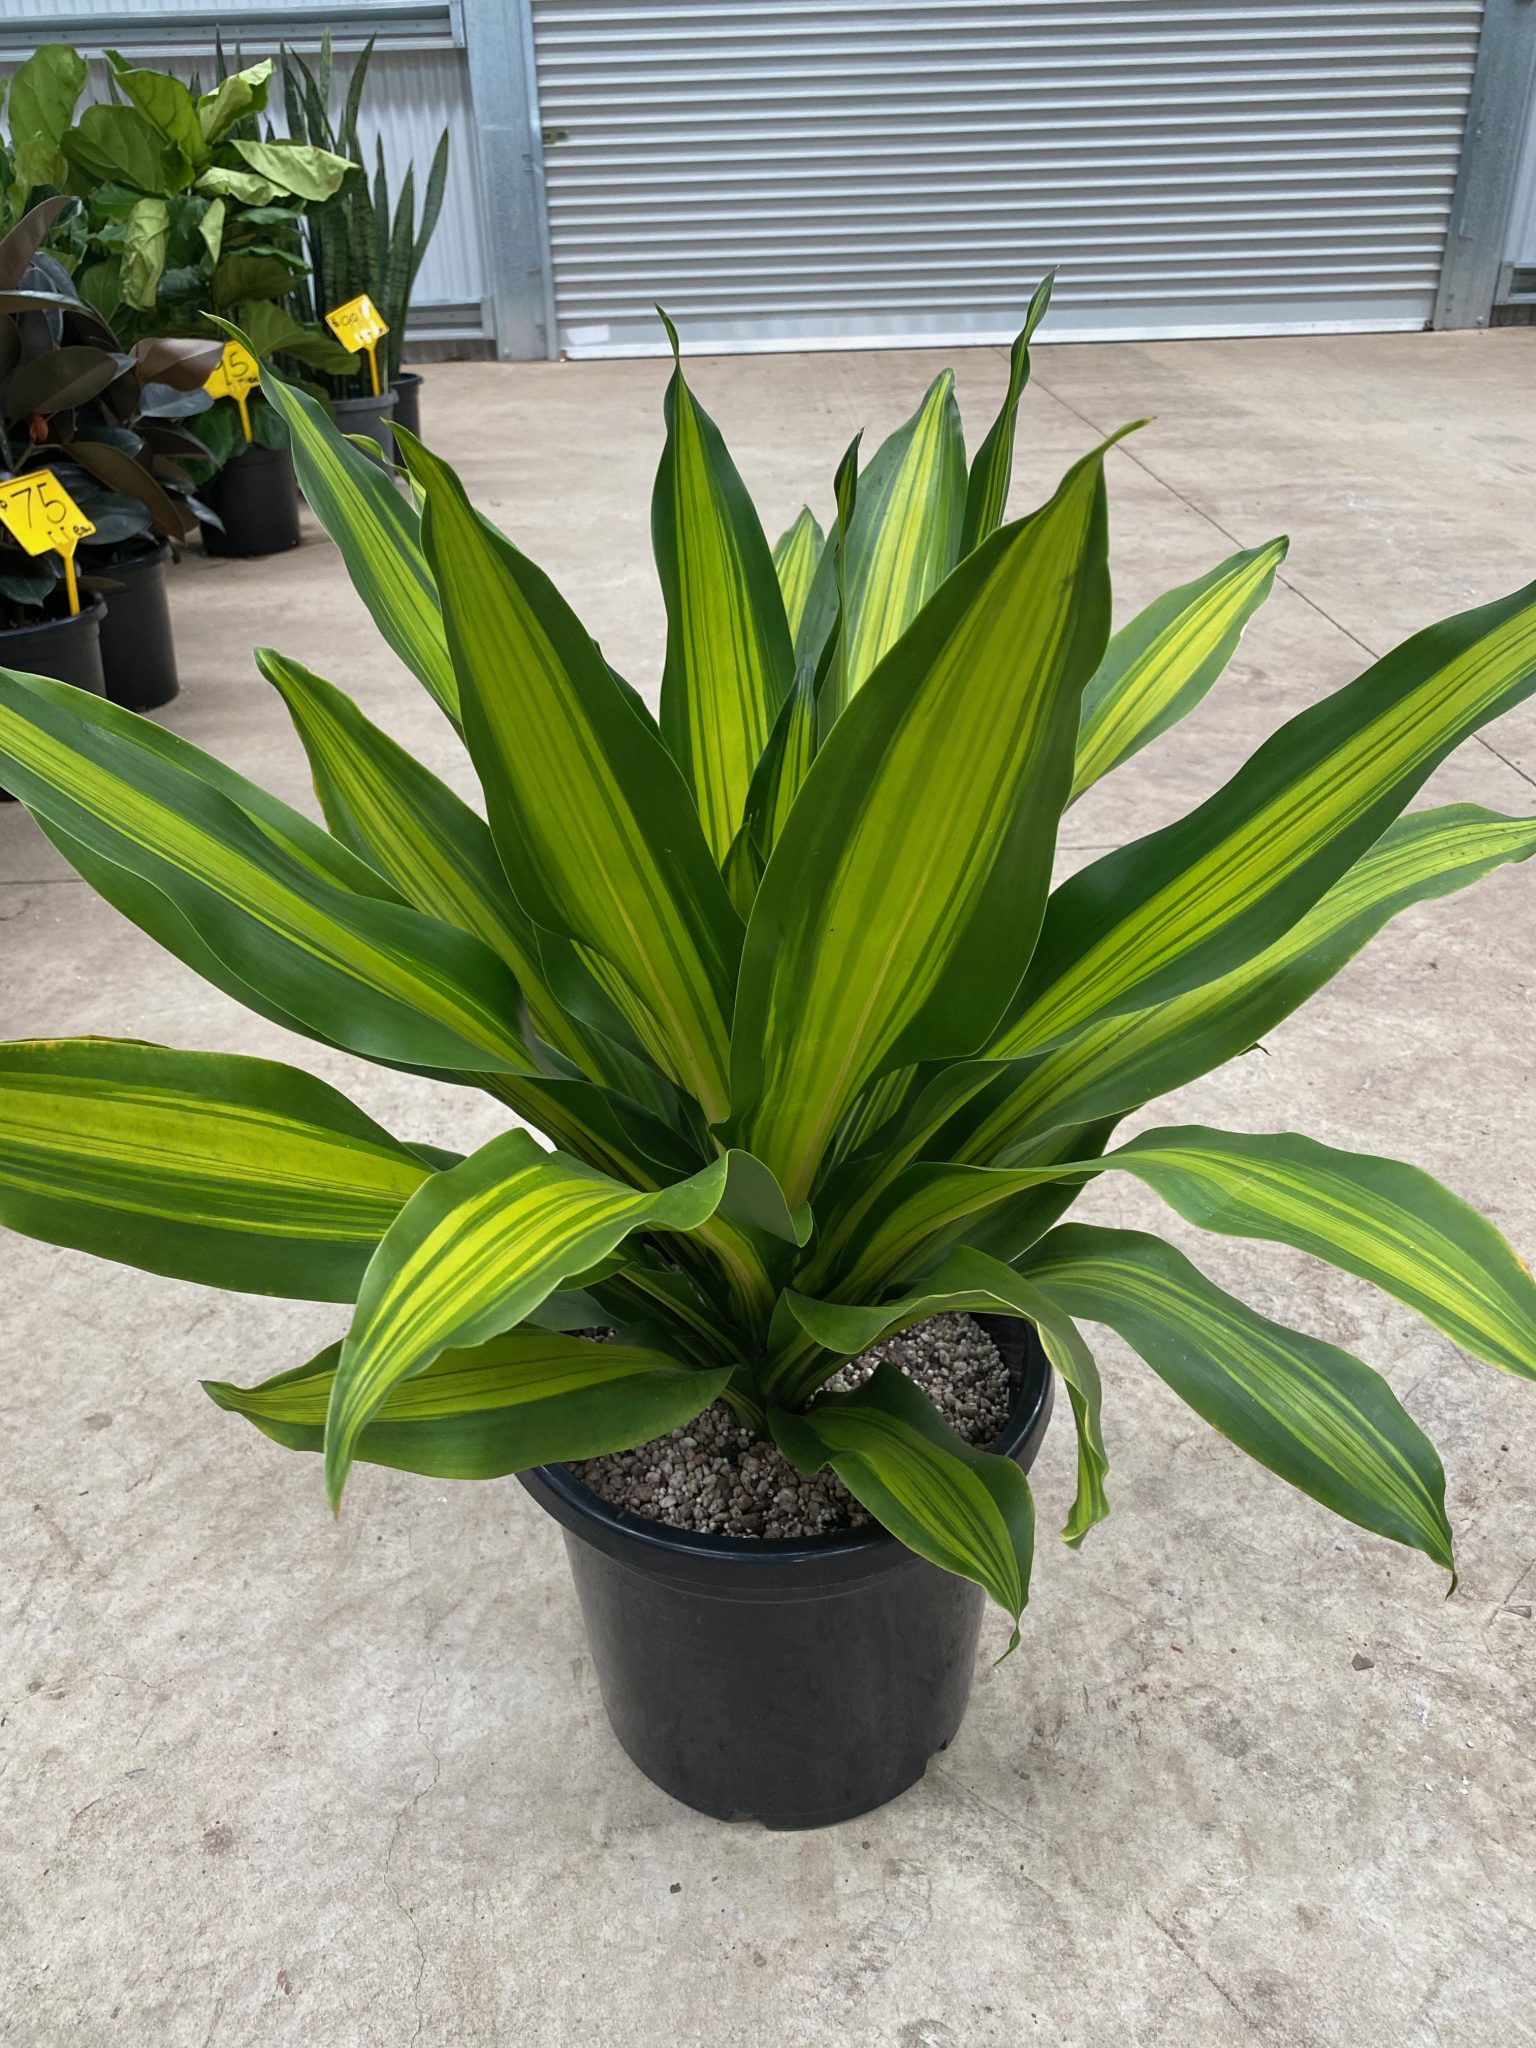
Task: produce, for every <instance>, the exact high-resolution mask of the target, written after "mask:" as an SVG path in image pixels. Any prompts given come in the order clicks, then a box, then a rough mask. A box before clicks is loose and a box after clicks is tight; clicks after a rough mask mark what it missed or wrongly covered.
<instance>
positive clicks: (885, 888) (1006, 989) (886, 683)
mask: <svg viewBox="0 0 1536 2048" xmlns="http://www.w3.org/2000/svg"><path fill="white" fill-rule="evenodd" d="M1107 607H1108V577H1107V573H1106V568H1105V528H1104V503H1103V479H1102V454H1101V453H1096V454H1094V455H1091V456H1089V457H1087V458H1085V460H1084V461H1082V462H1080V463H1078V464H1077V465H1076V467H1075V468H1074V469H1072V470H1071V471H1070V472H1069V473H1068V475H1067V478H1066V479H1065V481H1064V482H1063V484H1062V486H1061V489H1060V490H1059V491H1058V492H1057V494H1056V496H1055V497H1054V498H1053V499H1052V500H1051V502H1050V504H1049V505H1047V506H1046V507H1045V508H1044V509H1043V510H1042V511H1041V512H1039V513H1037V514H1036V515H1035V516H1034V517H1033V518H1031V519H1027V520H1023V521H1021V522H1019V524H1017V525H1015V526H1012V527H1008V528H1005V529H1004V530H1003V531H1002V532H1000V533H998V534H995V535H994V536H993V537H992V539H991V540H990V541H988V542H986V543H985V544H984V545H983V546H982V547H981V548H978V549H977V550H976V552H975V553H974V554H973V555H970V556H968V557H967V558H966V560H965V562H964V563H962V564H961V567H960V568H959V570H958V571H957V572H956V573H955V575H954V576H953V577H952V578H951V579H950V581H949V583H948V584H947V585H946V587H945V589H944V591H943V592H942V593H941V595H940V596H939V597H938V598H936V599H935V601H934V602H933V603H932V604H931V605H929V606H928V607H927V609H926V610H925V611H924V613H923V615H922V617H921V618H920V619H919V620H917V621H916V622H915V624H914V625H913V627H912V629H911V631H910V632H909V633H908V634H907V635H906V637H905V638H904V639H903V640H902V642H901V644H900V645H899V646H898V647H897V648H895V649H894V650H893V651H892V653H891V654H890V656H889V657H888V658H887V660H886V661H885V663H884V664H883V665H882V667H881V668H880V670H879V671H878V672H877V674H876V675H875V676H874V677H872V678H871V680H870V681H869V683H868V684H867V685H866V686H865V688H864V689H863V690H862V691H861V692H860V693H859V695H858V696H857V697H856V698H855V699H854V702H853V704H852V705H851V706H850V708H849V709H848V711H847V712H845V713H844V715H843V717H842V718H841V719H840V720H839V721H838V723H837V725H836V726H835V727H834V728H833V729H832V732H831V734H830V736H829V737H828V739H827V740H826V742H825V743H824V744H823V746H822V747H821V749H820V751H819V752H818V754H817V756H816V759H815V762H814V764H813V765H812V768H811V771H810V774H809V775H808V776H807V778H806V780H805V782H804V783H803V784H802V786H801V790H800V795H799V798H798V799H797V801H796V804H795V807H794V810H793V812H792V814H791V816H790V818H789V820H788V822H787V823H786V825H785V827H784V830H783V832H782V834H781V836H780V838H779V842H778V844H777V846H776V847H775V848H774V852H773V857H772V859H771V861H770V862H769V865H768V871H767V873H766V875H765V876H764V879H763V884H762V887H761V889H760V890H759V891H758V895H757V900H756V902H755V903H754V905H753V909H752V917H751V921H750V924H749V927H748V936H747V944H746V950H745V953H744V955H743V960H742V973H741V988H740V993H739V997H738V1011H737V1029H736V1037H735V1044H734V1048H733V1051H734V1056H735V1067H734V1071H733V1081H734V1087H735V1095H734V1102H735V1112H734V1115H733V1128H734V1129H735V1131H736V1133H737V1138H738V1142H740V1143H741V1144H742V1145H744V1146H745V1147H746V1148H747V1149H748V1150H750V1151H752V1152H754V1153H755V1154H756V1155H757V1156H758V1158H760V1159H761V1160H763V1161H764V1162H765V1164H766V1165H767V1166H768V1167H770V1169H771V1170H772V1171H773V1172H774V1173H775V1174H776V1175H777V1176H778V1179H779V1181H780V1183H781V1185H782V1186H783V1188H784V1192H785V1194H786V1196H787V1197H788V1199H789V1201H790V1203H791V1204H792V1205H793V1204H795V1203H798V1202H802V1201H804V1200H805V1199H806V1196H807V1195H808V1194H809V1192H810V1188H811V1183H812V1180H813V1178H814V1175H815V1173H816V1170H817V1167H818V1166H819V1164H820V1162H821V1160H822V1157H823V1155H824V1153H825V1151H826V1148H827V1145H828V1142H829V1140H830V1139H831V1137H832V1135H833V1133H834V1131H835V1130H836V1129H837V1126H838V1124H839V1123H840V1121H841V1119H842V1116H843V1113H844V1111H845V1110H846V1109H847V1108H848V1106H849V1104H850V1103H851V1102H852V1101H853V1099H854V1098H855V1096H856V1095H857V1094H858V1092H859V1090H860V1089H861V1088H862V1087H863V1086H864V1085H865V1083H866V1082H868V1081H870V1080H872V1079H874V1078H875V1077H876V1076H878V1075H879V1074H881V1073H883V1072H886V1071H888V1070H889V1069H891V1068H894V1067H898V1066H902V1065H904V1064H908V1063H910V1062H912V1061H914V1060H919V1059H930V1058H941V1057H945V1056H954V1055H956V1054H962V1053H964V1052H966V1051H968V1050H970V1049H971V1048H972V1047H973V1046H974V1045H975V1042H976V1039H977V1036H978V1034H979V1033H982V1032H985V1031H986V1029H987V1028H988V1027H987V1024H986V1021H985V1020H986V1019H987V1018H988V1017H993V1018H995V1017H997V1016H998V1015H999V1014H1000V1012H1001V1010H1002V1008H1003V1006H1004V1005H1005V1004H1006V1002H1007V1001H1008V997H1009V995H1010V994H1011V993H1012V990H1013V988H1014V987H1015V986H1016V984H1017V978H1018V976H1019V974H1020V972H1021V971H1022V968H1023V964H1024V962H1025V961H1026V960H1027V959H1028V957H1029V952H1030V947H1031V944H1032V941H1033V936H1034V932H1033V919H1034V917H1035V916H1036V915H1038V912H1039V907H1040V904H1041V901H1042V896H1043V892H1044V890H1045V887H1046V884H1047V877H1048V874H1049V869H1050V863H1051V858H1052V853H1053V849H1054V840H1055V825H1056V819H1057V816H1058V814H1059V811H1060V807H1061V802H1062V799H1063V797H1064V794H1065V786H1066V783H1067V781H1068V779H1069V778H1070V775H1071V750H1072V745H1073V741H1074V739H1075V736H1076V730H1077V716H1078V696H1079V692H1080V691H1081V688H1082V685H1083V683H1084V682H1085V681H1086V679H1087V676H1088V674H1089V673H1090V672H1091V670H1092V668H1093V667H1094V666H1095V664H1096V663H1097V660H1098V657H1099V654H1100V653H1101V652H1102V649H1103V642H1104V633H1105V622H1106V612H1107Z"/></svg>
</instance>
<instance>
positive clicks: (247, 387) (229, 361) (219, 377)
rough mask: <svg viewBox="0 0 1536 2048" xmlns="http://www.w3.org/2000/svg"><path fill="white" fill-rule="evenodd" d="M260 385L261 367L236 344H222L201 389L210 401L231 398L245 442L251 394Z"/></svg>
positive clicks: (249, 428)
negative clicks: (220, 350)
mask: <svg viewBox="0 0 1536 2048" xmlns="http://www.w3.org/2000/svg"><path fill="white" fill-rule="evenodd" d="M260 382H261V365H260V363H258V362H257V360H256V358H255V357H254V356H253V355H252V354H251V352H250V350H249V349H248V348H244V347H242V346H241V344H240V343H239V342H238V341H226V342H225V344H224V353H223V354H222V355H221V356H220V357H219V360H218V362H217V363H216V364H215V365H214V369H213V372H212V374H211V375H210V376H209V377H208V379H207V381H206V382H205V383H204V386H203V389H204V390H205V391H207V392H208V393H209V394H210V396H212V397H214V398H232V399H233V400H234V401H235V403H236V405H238V406H239V408H240V424H241V426H242V427H243V428H244V429H245V438H246V440H247V441H249V440H250V438H251V415H250V413H249V412H248V411H247V409H246V408H247V406H248V404H249V401H250V396H251V393H252V392H253V391H254V390H255V389H256V387H257V385H258V384H259V383H260Z"/></svg>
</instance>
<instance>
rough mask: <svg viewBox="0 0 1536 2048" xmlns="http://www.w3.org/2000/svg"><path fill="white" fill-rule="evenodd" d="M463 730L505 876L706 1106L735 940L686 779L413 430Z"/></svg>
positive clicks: (545, 590) (521, 561) (529, 567)
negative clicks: (573, 947) (579, 953)
mask: <svg viewBox="0 0 1536 2048" xmlns="http://www.w3.org/2000/svg"><path fill="white" fill-rule="evenodd" d="M404 439H405V440H406V442H407V444H408V452H409V460H410V464H411V468H412V472H413V474H414V475H415V476H416V478H417V480H418V482H419V483H420V484H421V485H422V486H423V488H424V489H425V491H426V494H427V506H426V514H425V519H424V522H423V530H424V534H425V538H426V548H427V555H428V559H429V561H430V562H431V564H432V567H433V570H434V573H435V574H436V576H437V580H438V586H439V589H440V591H441V594H442V601H443V615H444V618H445V620H446V622H447V627H448V637H449V643H450V645H451V646H452V648H453V652H454V660H455V663H456V666H457V669H458V673H459V681H460V689H461V702H462V709H463V717H464V732H465V738H466V740H467V741H468V744H469V748H470V752H471V754H472V755H473V756H474V760H475V766H476V768H477V770H478V772H479V775H480V780H481V783H482V785H483V787H484V789H485V793H486V803H487V807H488V810H489V816H490V825H491V830H492V832H493V834H494V835H495V839H496V846H497V851H498V853H499V854H500V856H501V861H502V865H503V866H504V867H505V869H506V871H507V875H508V879H509V880H510V881H511V884H512V888H513V891H514V893H515V894H516V896H517V900H518V901H519V903H521V904H522V906H523V908H524V909H525V911H526V912H527V913H528V915H529V916H530V917H532V918H534V919H535V920H536V921H537V922H538V923H539V924H540V925H542V926H544V927H546V928H547V929H548V930H550V931H552V932H555V933H557V934H560V935H562V936H564V937H566V938H568V939H571V940H574V941H575V942H576V943H577V944H579V945H580V946H582V947H583V948H584V949H586V951H585V952H584V955H583V957H584V958H585V959H586V963H587V965H588V966H589V967H591V968H592V970H593V972H594V973H596V974H597V975H598V978H599V980H600V981H601V982H602V985H603V988H604V992H605V993H606V994H607V995H608V996H609V997H610V998H611V999H612V1000H613V1001H614V1002H615V1003H616V1004H617V1005H618V1007H619V1008H620V1010H621V1011H622V1012H623V1014H624V1016H625V1017H626V1019H627V1020H628V1022H629V1023H630V1025H631V1026H632V1027H633V1029H634V1030H635V1032H636V1034H637V1036H638V1037H639V1039H640V1041H641V1043H642V1044H643V1045H644V1047H645V1049H646V1051H647V1052H648V1053H649V1054H650V1055H651V1056H652V1057H653V1058H654V1059H655V1060H656V1062H657V1064H658V1065H659V1066H660V1067H662V1069H663V1070H664V1071H665V1072H666V1073H668V1074H670V1075H671V1077H672V1078H673V1079H674V1080H675V1081H676V1082H678V1083H679V1085H680V1086H681V1087H683V1088H685V1089H687V1090H688V1091H689V1092H690V1093H691V1094H692V1095H694V1096H695V1097H696V1098H697V1099H698V1101H699V1102H700V1103H701V1104H702V1106H703V1108H704V1110H705V1112H706V1114H707V1115H708V1116H710V1117H711V1118H718V1117H720V1116H722V1115H723V1114H724V1113H725V1109H726V1107H727V1092H726V1065H727V1051H726V1048H727V1044H728V1039H729V1029H730V1016H731V1005H732V1001H733V996H734V990H735V980H736V967H737V961H738V958H739V953H740V946H741V921H740V919H739V917H738V916H737V914H736V911H735V910H734V909H733V908H732V905H731V901H730V898H729V896H728V895H727V893H726V889H725V884H724V883H723V882H722V880H721V879H720V873H719V869H718V868H717V866H716V864H715V859H714V856H713V855H712V854H711V852H710V849H709V846H708V844H707V843H706V841H705V839H704V835H703V831H702V829H701V827H700V825H699V822H698V819H697V816H696V815H695V813H694V809H693V804H692V801H691V799H690V797H689V794H688V790H687V786H686V785H685V783H684V782H683V779H682V776H681V773H680V772H679V770H678V768H677V766H676V764H675V762H674V761H673V760H672V758H671V756H670V755H669V754H668V753H667V750H666V748H665V746H664V745H663V744H662V741H661V739H660V737H659V735H658V734H657V733H656V731H655V729H654V727H651V726H649V725H648V724H646V723H644V722H642V720H641V719H640V718H638V717H637V716H636V714H635V712H634V710H633V709H632V707H631V705H630V703H629V701H628V699H627V698H626V696H625V694H624V692H623V690H622V688H621V687H620V685H619V684H618V683H617V682H616V681H615V679H614V677H613V674H612V672H611V671H610V670H609V668H608V665H607V663H606V662H605V661H604V660H603V658H602V656H601V654H600V653H599V652H598V650H597V648H596V647H595V646H594V644H593V642H592V640H591V639H590V638H589V637H588V635H587V634H586V632H585V631H584V630H583V629H582V626H581V624H580V621H579V620H578V619H577V618H576V617H575V615H574V614H573V613H572V612H571V610H570V608H569V606H568V605H567V604H566V603H565V601H564V599H563V598H561V596H560V595H559V593H558V591H556V589H555V588H554V586H553V584H551V583H550V581H549V579H548V577H546V576H545V575H544V574H543V573H542V572H541V571H540V570H539V569H537V568H535V566H534V565H533V563H532V562H530V561H528V560H527V558H526V557H525V556H523V555H521V554H519V553H518V551H517V549H516V548H514V547H513V546H512V544H511V542H510V541H508V540H506V539H504V538H503V537H502V536H501V535H500V534H498V533H496V532H495V531H494V530H493V529H492V528H490V527H488V526H487V525H486V524H485V522H484V521H483V520H482V519H480V518H479V517H478V516H477V515H476V514H475V512H474V510H473V508H472V507H471V506H470V503H469V500H468V499H467V498H466V497H465V495H464V490H463V486H462V485H461V484H460V482H459V480H458V478H457V477H456V476H455V475H454V474H453V472H452V471H451V470H450V469H448V468H447V466H446V465H445V464H444V463H441V462H439V461H438V460H437V459H436V457H435V456H431V455H428V454H427V452H426V451H425V449H423V448H421V447H420V445H419V444H418V443H412V442H410V440H409V436H405V437H404Z"/></svg>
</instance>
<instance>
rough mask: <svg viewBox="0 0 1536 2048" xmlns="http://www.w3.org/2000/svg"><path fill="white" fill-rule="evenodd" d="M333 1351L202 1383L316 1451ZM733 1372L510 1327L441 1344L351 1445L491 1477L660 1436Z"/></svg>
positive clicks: (386, 1461) (264, 1427)
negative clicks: (255, 1381)
mask: <svg viewBox="0 0 1536 2048" xmlns="http://www.w3.org/2000/svg"><path fill="white" fill-rule="evenodd" d="M340 1355H341V1346H340V1345H339V1344H332V1345H331V1346H329V1348H328V1349H327V1350H325V1351H322V1352H321V1353H320V1355H319V1356H318V1357H317V1358H312V1359H311V1360H310V1362H309V1363H308V1364H307V1365H302V1366H300V1367H299V1368H298V1369H297V1371H295V1372H284V1373H279V1374H277V1375H276V1377H275V1378H273V1379H269V1380H263V1381H262V1383H261V1384H260V1385H259V1386H255V1387H236V1386H232V1385H230V1384H229V1383H228V1382H227V1381H223V1380H204V1381H203V1386H204V1389H205V1390H206V1392H207V1393H208V1395H209V1396H210V1398H211V1399H213V1400H214V1401H216V1402H217V1403H218V1405H219V1407H221V1408H227V1409H229V1410H230V1411H231V1413H233V1414H236V1415H244V1416H245V1417H246V1418H247V1420H248V1421H250V1422H253V1423H254V1424H255V1426H256V1427H257V1428H258V1429H259V1430H260V1431H261V1432H262V1434H263V1435H264V1436H269V1437H271V1438H272V1439H273V1441H274V1442H276V1443H280V1444H284V1445H286V1446H287V1448H288V1449H289V1450H295V1451H320V1450H322V1449H323V1448H324V1444H325V1418H326V1412H327V1409H328V1407H329V1404H330V1399H331V1387H332V1384H333V1383H334V1380H335V1377H336V1366H337V1362H338V1360H339V1358H340ZM729 1378H730V1369H729V1367H716V1368H715V1369H714V1370H712V1371H698V1370H696V1369H695V1368H694V1367H692V1366H687V1365H680V1364H679V1363H678V1362H677V1360H676V1359H675V1358H671V1357H668V1356H667V1355H666V1354H665V1353H663V1352H659V1351H647V1350H643V1349H640V1348H638V1347H636V1346H634V1345H629V1344H596V1343H592V1342H591V1341H589V1340H587V1339H584V1338H580V1337H570V1336H562V1335H558V1334H555V1333H553V1332H549V1331H544V1330H535V1329H527V1328H524V1329H520V1330H509V1331H507V1332H506V1334H505V1335H504V1336H500V1337H492V1338H491V1339H490V1340H489V1341H488V1342H487V1343H485V1344H480V1345H477V1346H475V1347H474V1348H473V1349H470V1350H455V1351H444V1352H442V1353H440V1354H439V1356H438V1357H437V1358H436V1359H435V1360H434V1361H433V1363H432V1364H431V1365H429V1366H428V1367H427V1368H426V1370H425V1371H424V1372H422V1373H420V1374H418V1375H417V1377H416V1378H414V1379H410V1380H405V1381H402V1382H401V1383H400V1384H399V1385H398V1386H396V1387H394V1388H392V1389H391V1391H390V1393H389V1396H388V1398H387V1399H386V1400H385V1401H384V1403H383V1405H382V1407H381V1408H380V1409H379V1410H378V1412H377V1413H376V1414H375V1415H374V1416H373V1418H372V1420H371V1421H369V1422H367V1423H365V1424H364V1426H363V1429H362V1431H361V1433H360V1435H359V1436H358V1439H357V1448H356V1452H355V1454H354V1455H355V1458H356V1459H357V1460H358V1461H360V1462H361V1463H363V1464H365V1465H392V1466H394V1467H396V1468H397V1469H398V1470H401V1471H405V1472H425V1473H428V1474H430V1475H431V1476H432V1477H433V1478H435V1479H497V1478H500V1477H501V1476H502V1474H504V1473H507V1472H526V1471H528V1470H529V1469H530V1468H531V1467H533V1466H535V1465H550V1464H557V1463H561V1462H564V1461H565V1460H566V1459H570V1458H596V1457H600V1456H601V1455H602V1454H603V1453H604V1452H605V1451H622V1450H628V1449H629V1448H630V1447H631V1446H632V1445H634V1444H641V1443H647V1442H649V1441H650V1440H651V1439H652V1438H653V1437H658V1436H665V1435H666V1434H667V1432H668V1431H669V1430H673V1429H679V1428H681V1427H682V1425H683V1424H684V1423H685V1422H691V1421H692V1420H693V1418H694V1416H695V1415H698V1414H700V1413H702V1411H703V1410H704V1409H705V1408H707V1407H708V1406H709V1404H710V1403H711V1401H714V1400H716V1399H718V1397H719V1395H720V1394H721V1393H722V1392H723V1390H724V1388H725V1384H726V1381H727V1380H728V1379H729Z"/></svg>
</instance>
